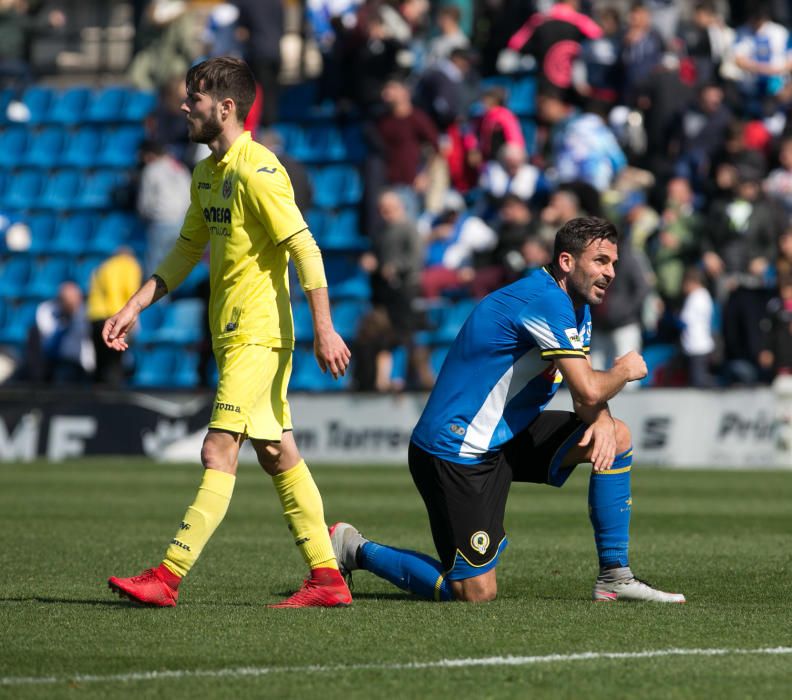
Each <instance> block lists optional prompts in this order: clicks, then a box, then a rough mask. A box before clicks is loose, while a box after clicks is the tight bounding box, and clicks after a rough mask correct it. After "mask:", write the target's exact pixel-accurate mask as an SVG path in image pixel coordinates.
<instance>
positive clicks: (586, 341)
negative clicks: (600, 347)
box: [578, 304, 591, 355]
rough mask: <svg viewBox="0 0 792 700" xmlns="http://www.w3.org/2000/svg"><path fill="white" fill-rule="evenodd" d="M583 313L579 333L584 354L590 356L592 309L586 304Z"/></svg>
mask: <svg viewBox="0 0 792 700" xmlns="http://www.w3.org/2000/svg"><path fill="white" fill-rule="evenodd" d="M582 311H583V313H582V319H581V321H580V323H579V324H578V331H579V335H580V339H581V340H582V341H583V352H585V353H586V355H588V354H589V353H590V352H591V309H590V308H589V305H588V304H586V305H585V306H584V307H583V309H582Z"/></svg>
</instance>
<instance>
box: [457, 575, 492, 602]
mask: <svg viewBox="0 0 792 700" xmlns="http://www.w3.org/2000/svg"><path fill="white" fill-rule="evenodd" d="M451 586H452V590H453V592H454V598H455V599H456V600H458V601H460V602H463V603H489V602H490V601H492V600H495V598H496V597H497V595H498V584H497V581H496V580H495V578H494V577H491V576H486V575H483V576H475V577H473V578H468V579H463V580H462V581H452V582H451Z"/></svg>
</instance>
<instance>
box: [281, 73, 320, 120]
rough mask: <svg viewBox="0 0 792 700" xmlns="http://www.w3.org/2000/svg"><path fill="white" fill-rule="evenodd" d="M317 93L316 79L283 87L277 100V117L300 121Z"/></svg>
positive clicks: (313, 102) (313, 101)
mask: <svg viewBox="0 0 792 700" xmlns="http://www.w3.org/2000/svg"><path fill="white" fill-rule="evenodd" d="M318 95H319V84H318V82H317V81H315V80H313V81H306V82H304V83H299V84H298V85H290V86H289V87H287V88H285V89H284V90H283V92H282V93H281V95H280V99H279V100H278V118H279V119H283V120H285V121H302V120H304V119H305V117H306V116H307V114H308V112H309V110H310V108H311V107H312V106H313V105H314V104H315V103H316V100H317V97H318Z"/></svg>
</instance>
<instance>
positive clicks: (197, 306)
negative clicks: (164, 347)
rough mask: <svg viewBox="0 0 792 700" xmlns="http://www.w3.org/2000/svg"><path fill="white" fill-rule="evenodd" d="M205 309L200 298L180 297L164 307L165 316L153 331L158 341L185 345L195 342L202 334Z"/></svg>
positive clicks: (154, 338) (155, 339)
mask: <svg viewBox="0 0 792 700" xmlns="http://www.w3.org/2000/svg"><path fill="white" fill-rule="evenodd" d="M205 313H206V309H205V306H204V302H203V301H202V300H201V299H182V300H180V301H174V302H171V303H170V304H168V306H167V307H165V316H164V318H163V319H162V323H161V325H160V327H159V328H158V329H157V330H156V331H154V332H153V340H154V342H158V343H175V344H177V345H187V344H189V343H197V342H198V341H200V340H201V337H202V335H203V323H204V314H205Z"/></svg>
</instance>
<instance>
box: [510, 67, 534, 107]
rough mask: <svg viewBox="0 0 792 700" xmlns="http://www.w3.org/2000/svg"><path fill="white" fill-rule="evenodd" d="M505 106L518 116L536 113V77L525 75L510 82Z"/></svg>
mask: <svg viewBox="0 0 792 700" xmlns="http://www.w3.org/2000/svg"><path fill="white" fill-rule="evenodd" d="M506 106H507V107H508V108H509V109H510V110H511V111H512V112H514V113H515V114H516V115H518V116H530V115H532V114H535V113H536V78H535V77H534V76H532V75H531V76H525V77H524V78H520V79H519V80H517V81H516V82H515V83H514V84H512V86H511V89H510V90H509V97H508V99H507V101H506Z"/></svg>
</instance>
